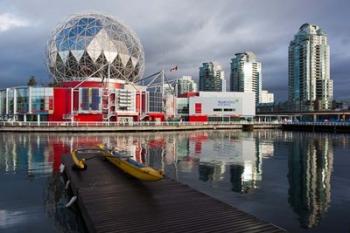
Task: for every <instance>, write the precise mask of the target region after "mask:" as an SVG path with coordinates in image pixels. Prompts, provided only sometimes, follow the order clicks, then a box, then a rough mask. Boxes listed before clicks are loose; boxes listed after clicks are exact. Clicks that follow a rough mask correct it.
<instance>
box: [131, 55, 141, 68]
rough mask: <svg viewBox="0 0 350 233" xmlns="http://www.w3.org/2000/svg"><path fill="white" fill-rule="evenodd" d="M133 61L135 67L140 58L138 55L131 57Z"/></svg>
mask: <svg viewBox="0 0 350 233" xmlns="http://www.w3.org/2000/svg"><path fill="white" fill-rule="evenodd" d="M131 62H132V65H133V66H134V67H135V66H136V64H137V63H138V62H139V59H137V58H136V57H131Z"/></svg>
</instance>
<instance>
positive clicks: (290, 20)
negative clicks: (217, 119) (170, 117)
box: [0, 0, 350, 101]
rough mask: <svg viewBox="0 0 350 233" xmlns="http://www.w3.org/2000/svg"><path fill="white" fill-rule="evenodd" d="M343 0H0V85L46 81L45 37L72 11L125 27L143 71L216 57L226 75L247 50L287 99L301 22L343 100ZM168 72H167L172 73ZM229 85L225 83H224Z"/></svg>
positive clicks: (268, 83) (186, 71) (189, 68)
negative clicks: (292, 48)
mask: <svg viewBox="0 0 350 233" xmlns="http://www.w3.org/2000/svg"><path fill="white" fill-rule="evenodd" d="M349 10H350V1H349V0H328V1H325V0H222V1H220V0H216V1H212V0H207V1H204V0H196V1H194V0H193V1H190V0H181V1H180V0H177V1H171V0H154V1H152V0H147V1H143V0H139V1H136V0H123V1H117V0H56V1H51V0H50V1H48V0H1V1H0V88H3V87H8V86H15V85H23V84H26V82H27V80H28V77H29V76H30V75H35V76H36V77H37V79H38V81H39V83H42V84H46V83H48V82H49V81H50V79H51V77H50V75H49V73H48V71H47V68H46V55H45V49H46V42H47V40H48V39H49V37H50V34H51V32H52V31H53V29H54V28H55V27H56V25H57V24H59V23H62V21H64V20H65V19H66V18H67V17H69V16H71V15H72V14H77V13H84V12H100V13H105V14H107V15H111V16H114V17H115V18H117V19H120V20H121V21H122V22H124V23H126V24H127V25H129V26H130V27H131V28H132V29H133V30H134V31H135V32H136V33H137V34H138V36H139V38H140V40H141V43H142V44H143V46H144V49H145V56H146V70H145V75H147V74H152V73H155V72H157V71H159V70H160V69H163V68H164V69H166V70H168V69H169V68H170V67H171V66H173V65H178V66H179V70H178V72H177V73H176V75H177V76H182V75H192V76H193V77H194V78H195V79H196V80H197V79H198V69H199V66H200V65H201V63H202V62H206V61H217V62H219V63H220V64H221V65H222V66H223V67H224V68H225V77H226V80H229V75H230V73H229V68H230V59H231V58H232V57H233V56H234V54H235V53H238V52H242V51H246V50H251V51H253V52H254V53H256V55H257V58H258V59H259V60H260V61H261V62H262V63H263V68H262V70H263V71H262V73H263V74H262V75H263V89H267V90H269V91H272V92H274V93H275V98H276V99H277V100H279V101H281V100H286V99H287V95H288V93H287V89H288V56H287V55H288V45H289V42H290V40H292V39H293V36H294V34H295V33H296V32H297V31H298V28H299V27H300V26H301V25H302V24H303V23H305V22H308V23H313V24H317V25H319V26H320V27H321V28H322V29H324V31H325V32H326V33H327V34H328V39H329V43H330V48H331V78H332V79H333V80H334V94H335V97H336V98H341V99H345V98H350V92H349V91H348V89H349V84H350V79H349V73H350V63H349V60H350V47H349V46H350V30H349V22H350V16H349V15H350V14H349V12H348V11H349ZM174 75H175V74H174V73H171V74H168V76H170V77H172V78H174V77H175V76H174ZM227 86H228V83H227Z"/></svg>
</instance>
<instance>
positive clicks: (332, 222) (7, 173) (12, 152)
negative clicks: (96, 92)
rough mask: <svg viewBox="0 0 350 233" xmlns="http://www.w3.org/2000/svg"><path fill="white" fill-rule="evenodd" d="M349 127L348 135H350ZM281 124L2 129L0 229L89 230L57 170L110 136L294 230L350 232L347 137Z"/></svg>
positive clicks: (175, 174)
mask: <svg viewBox="0 0 350 233" xmlns="http://www.w3.org/2000/svg"><path fill="white" fill-rule="evenodd" d="M349 136H350V135H349ZM349 136H348V135H341V134H316V133H312V134H311V133H295V132H282V131H256V132H252V133H247V132H241V131H218V132H212V131H210V132H206V131H197V132H172V133H150V134H149V133H147V134H146V133H145V134H141V133H138V134H81V135H78V134H15V133H13V134H11V133H6V134H0V184H1V189H0V190H1V191H0V232H85V229H84V225H83V224H82V221H81V217H80V216H79V214H78V212H77V211H76V210H75V209H65V208H64V204H65V203H66V202H67V194H66V193H65V192H64V187H63V183H62V180H61V177H60V176H59V175H58V174H57V169H58V166H59V164H60V159H61V157H62V156H66V155H67V154H68V153H69V151H70V150H71V148H75V147H77V146H79V147H88V146H94V145H96V144H97V143H110V144H112V145H115V146H117V147H118V148H121V149H125V150H127V151H128V153H129V154H130V155H132V156H134V158H135V159H137V160H139V161H141V162H144V163H146V164H149V165H151V166H154V167H157V168H163V169H165V171H166V173H167V175H168V176H169V177H172V178H174V179H177V180H178V181H180V182H182V183H186V184H188V185H190V186H191V187H193V188H194V189H197V190H200V191H202V192H205V193H207V194H209V195H211V196H213V197H215V198H217V199H220V200H222V201H224V202H226V203H229V204H231V205H233V206H236V207H238V208H240V209H242V210H244V211H246V212H248V213H251V214H253V215H255V216H257V217H258V218H261V219H264V220H266V221H269V222H272V223H274V224H276V225H278V226H281V227H283V228H285V229H287V230H288V231H290V232H349V230H350V222H349V221H348V216H349V215H350V172H349V170H350V153H349V152H350V150H349V149H350V137H349Z"/></svg>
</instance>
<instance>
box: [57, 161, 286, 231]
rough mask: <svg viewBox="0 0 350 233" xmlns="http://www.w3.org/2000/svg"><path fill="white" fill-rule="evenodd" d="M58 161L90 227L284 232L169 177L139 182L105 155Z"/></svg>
mask: <svg viewBox="0 0 350 233" xmlns="http://www.w3.org/2000/svg"><path fill="white" fill-rule="evenodd" d="M84 156H86V157H91V156H92V154H88V155H87V154H86V155H84ZM84 156H83V157H84ZM80 157H81V156H80ZM62 162H63V163H64V164H65V167H66V169H65V176H66V178H67V179H69V180H70V181H71V183H70V188H71V190H72V192H73V194H74V195H76V196H77V197H78V199H77V203H76V204H77V205H78V208H79V209H80V211H81V214H82V216H83V219H84V221H85V224H86V227H87V229H88V231H89V232H101V233H102V232H156V233H161V232H167V233H169V232H246V233H248V232H249V233H256V232H285V231H284V230H283V229H281V228H278V227H276V226H274V225H272V224H269V223H266V222H264V221H261V220H259V219H257V218H256V217H254V216H252V215H249V214H247V213H244V212H242V211H240V210H238V209H236V208H234V207H232V206H230V205H228V204H225V203H223V202H221V201H218V200H216V199H213V198H212V197H209V196H208V195H206V194H203V193H200V192H198V191H195V190H193V189H192V188H190V187H189V186H186V185H183V184H180V183H178V182H176V181H173V180H171V179H167V178H166V179H164V180H162V181H159V182H154V183H148V182H147V183H145V182H140V181H138V180H136V179H134V178H132V177H129V176H127V175H126V174H124V173H122V172H121V171H119V170H118V169H117V168H115V167H114V166H112V165H111V164H110V163H109V162H107V161H105V160H103V158H96V159H91V160H88V161H87V166H88V167H87V169H86V170H85V171H77V170H75V169H72V160H71V157H70V156H64V157H63V161H62Z"/></svg>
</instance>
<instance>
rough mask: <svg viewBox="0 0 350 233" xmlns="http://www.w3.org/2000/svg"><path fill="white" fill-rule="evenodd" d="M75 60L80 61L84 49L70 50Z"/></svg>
mask: <svg viewBox="0 0 350 233" xmlns="http://www.w3.org/2000/svg"><path fill="white" fill-rule="evenodd" d="M71 52H72V54H73V56H74V57H75V59H76V60H77V62H79V61H80V59H81V57H82V56H83V54H84V50H72V51H71Z"/></svg>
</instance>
